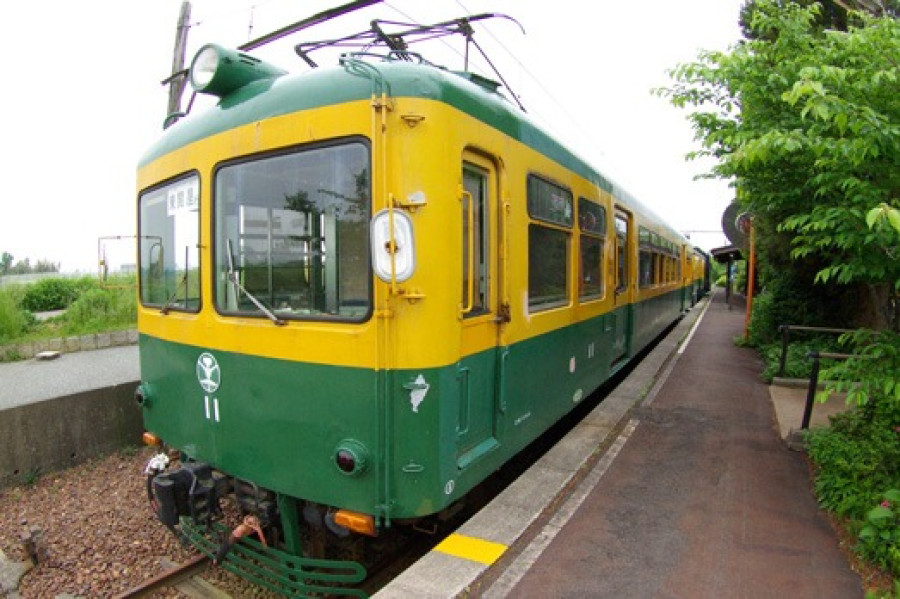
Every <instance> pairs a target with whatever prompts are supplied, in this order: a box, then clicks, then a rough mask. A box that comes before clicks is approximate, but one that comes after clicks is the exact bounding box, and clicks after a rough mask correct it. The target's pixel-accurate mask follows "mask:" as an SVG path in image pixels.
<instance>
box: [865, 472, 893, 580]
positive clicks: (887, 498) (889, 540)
mask: <svg viewBox="0 0 900 599" xmlns="http://www.w3.org/2000/svg"><path fill="white" fill-rule="evenodd" d="M883 497H884V500H883V501H882V502H881V503H880V504H878V505H876V506H875V507H873V508H872V509H871V510H869V511H868V513H867V514H866V520H865V525H864V526H863V527H862V530H860V531H859V550H860V553H862V554H863V555H864V556H866V557H867V558H868V559H870V560H871V561H873V562H875V563H876V564H878V565H880V566H881V567H883V568H886V569H888V570H890V571H891V573H892V574H894V575H900V490H898V489H890V490H888V491H887V492H886V493H885V494H884V496H883Z"/></svg>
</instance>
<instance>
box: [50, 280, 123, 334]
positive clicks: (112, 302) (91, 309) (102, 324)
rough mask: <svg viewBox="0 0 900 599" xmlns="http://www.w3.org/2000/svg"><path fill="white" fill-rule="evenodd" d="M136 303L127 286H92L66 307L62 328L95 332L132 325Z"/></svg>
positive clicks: (68, 330)
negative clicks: (92, 287)
mask: <svg viewBox="0 0 900 599" xmlns="http://www.w3.org/2000/svg"><path fill="white" fill-rule="evenodd" d="M136 320H137V303H136V300H135V296H134V290H133V289H131V288H127V287H125V288H100V287H97V288H94V289H91V290H89V291H86V292H85V293H83V294H82V295H81V297H79V298H78V299H77V300H76V301H75V302H74V303H72V305H71V306H69V309H68V310H67V311H66V314H65V320H64V322H65V324H64V327H63V328H64V330H65V331H66V332H73V331H78V332H96V331H102V330H105V329H109V328H119V327H128V326H133V325H134V322H135V321H136Z"/></svg>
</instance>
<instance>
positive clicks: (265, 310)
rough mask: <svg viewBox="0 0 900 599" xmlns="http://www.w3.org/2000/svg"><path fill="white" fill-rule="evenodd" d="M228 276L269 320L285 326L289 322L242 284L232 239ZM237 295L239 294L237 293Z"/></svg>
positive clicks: (229, 246) (229, 248) (229, 250)
mask: <svg viewBox="0 0 900 599" xmlns="http://www.w3.org/2000/svg"><path fill="white" fill-rule="evenodd" d="M227 276H228V280H229V281H231V283H232V284H233V285H234V287H235V289H238V290H240V291H241V292H243V294H244V295H246V296H247V299H249V300H250V301H251V302H253V305H254V306H256V307H257V308H259V311H260V312H262V313H263V314H265V315H266V316H268V317H269V320H271V321H272V322H274V323H275V324H276V325H278V326H284V325H285V324H287V323H285V321H283V320H281V319H280V318H278V317H277V316H275V314H273V313H272V311H271V310H269V309H268V308H266V306H265V305H264V304H263V303H262V302H261V301H259V300H258V299H256V298H255V297H254V296H253V294H252V293H250V292H249V291H247V289H246V288H245V287H244V286H243V285H241V282H240V281H239V280H238V276H237V272H236V271H235V270H234V256H233V253H232V247H231V240H230V239H229V240H228V275H227ZM235 295H237V294H235Z"/></svg>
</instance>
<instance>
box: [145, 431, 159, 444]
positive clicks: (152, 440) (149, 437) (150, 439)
mask: <svg viewBox="0 0 900 599" xmlns="http://www.w3.org/2000/svg"><path fill="white" fill-rule="evenodd" d="M143 440H144V445H149V446H150V447H160V446H161V445H162V439H160V438H159V437H157V436H156V435H154V434H153V433H144V435H143Z"/></svg>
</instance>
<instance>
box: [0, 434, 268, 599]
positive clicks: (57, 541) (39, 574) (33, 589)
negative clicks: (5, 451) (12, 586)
mask: <svg viewBox="0 0 900 599" xmlns="http://www.w3.org/2000/svg"><path fill="white" fill-rule="evenodd" d="M151 456H152V451H151V450H149V449H146V448H143V449H140V450H132V451H123V452H120V453H117V454H114V455H111V456H108V457H105V458H100V459H96V460H93V461H91V462H89V463H86V464H83V465H81V466H78V467H76V468H71V469H69V470H65V471H62V472H55V473H49V474H46V475H43V476H40V477H37V478H36V480H35V481H34V482H33V483H32V484H28V485H23V486H19V487H11V488H6V489H2V490H0V549H2V551H3V553H5V554H6V556H7V558H8V559H9V560H11V561H13V562H27V561H28V560H30V559H32V558H31V557H30V556H29V553H30V554H32V555H35V556H36V557H37V564H36V565H35V566H34V567H33V568H32V569H31V570H30V571H29V572H28V573H27V574H25V575H24V577H23V578H22V580H21V582H20V584H19V590H18V592H19V594H20V596H21V597H22V598H24V599H30V598H35V599H47V598H52V597H56V596H57V595H63V594H66V595H69V596H75V597H91V598H93V597H111V596H114V595H116V594H118V593H121V592H124V591H126V590H128V589H129V588H131V587H134V586H135V585H137V584H139V583H140V582H142V581H144V580H146V579H148V578H150V577H152V576H154V575H156V574H159V573H160V572H162V570H163V569H162V566H161V564H162V563H166V562H169V563H171V562H175V563H184V562H186V561H187V560H188V559H189V558H190V557H192V556H193V555H195V554H194V553H192V552H191V550H190V549H185V548H184V547H182V546H181V544H180V543H179V542H178V540H177V539H176V538H175V537H174V536H173V535H172V534H171V533H170V532H169V531H168V530H166V528H165V527H164V526H162V525H161V524H160V523H159V522H158V521H157V520H156V517H155V516H154V514H153V512H152V511H151V509H150V506H149V503H148V500H147V490H146V478H145V477H144V474H143V471H144V466H145V464H146V462H147V460H149V458H150V457H151ZM204 578H205V579H206V580H208V581H210V582H211V583H212V584H214V585H215V586H216V587H218V588H220V589H222V590H223V591H225V592H227V593H229V594H231V595H232V596H234V597H273V596H275V595H273V594H271V593H269V592H266V591H264V590H262V589H259V588H256V587H254V586H252V585H250V584H248V583H246V582H245V581H243V580H241V579H239V578H238V577H237V576H234V575H232V574H230V573H228V572H225V571H224V570H221V569H218V568H214V569H212V570H209V571H207V573H206V574H204ZM0 594H2V593H0ZM156 596H158V597H179V596H183V595H180V594H179V593H178V591H176V590H169V591H164V592H161V593H160V594H158V595H156Z"/></svg>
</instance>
